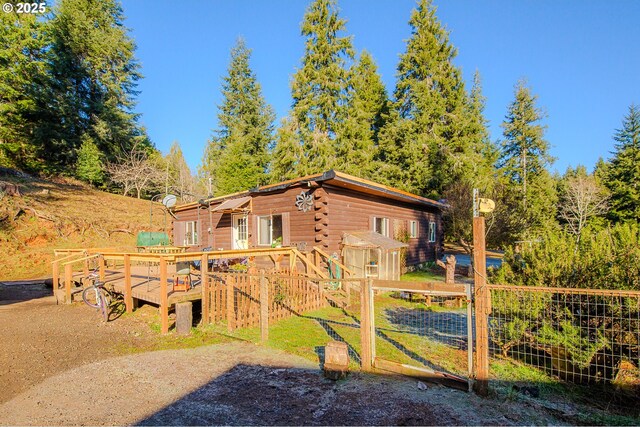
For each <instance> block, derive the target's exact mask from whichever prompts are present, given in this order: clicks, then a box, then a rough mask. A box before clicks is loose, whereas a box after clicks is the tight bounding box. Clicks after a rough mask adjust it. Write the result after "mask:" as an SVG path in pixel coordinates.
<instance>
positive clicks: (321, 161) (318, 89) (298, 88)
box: [291, 0, 353, 174]
mask: <svg viewBox="0 0 640 427" xmlns="http://www.w3.org/2000/svg"><path fill="white" fill-rule="evenodd" d="M344 29H345V21H344V20H343V19H341V18H340V17H339V16H338V11H337V7H336V3H335V0H315V1H314V2H313V3H312V4H311V5H310V6H309V8H308V9H307V11H306V13H305V16H304V19H303V22H302V31H301V32H302V35H303V36H304V37H306V41H305V53H304V56H303V58H302V67H301V68H300V69H299V70H297V71H296V73H295V74H294V76H293V82H292V87H291V92H292V96H293V107H292V113H291V115H292V116H293V117H294V118H295V119H296V120H297V122H298V124H299V126H298V128H299V140H300V143H301V144H302V145H303V147H304V149H303V151H304V157H303V158H302V159H301V161H300V162H299V163H298V170H297V171H296V173H297V174H308V173H314V172H320V171H322V170H326V169H328V168H331V167H332V166H333V159H334V158H335V152H334V148H335V144H334V141H335V139H336V135H337V133H338V132H339V127H340V124H341V123H342V122H343V121H344V118H345V108H346V104H347V89H348V73H347V68H348V66H349V63H350V61H352V59H353V48H352V46H351V38H350V37H345V36H341V35H340V33H341V32H343V31H344Z"/></svg>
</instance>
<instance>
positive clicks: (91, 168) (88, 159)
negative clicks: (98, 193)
mask: <svg viewBox="0 0 640 427" xmlns="http://www.w3.org/2000/svg"><path fill="white" fill-rule="evenodd" d="M76 176H77V177H78V178H80V179H81V180H83V181H86V182H88V183H89V184H99V183H101V182H102V181H103V179H104V165H103V164H102V154H101V153H100V150H99V149H98V147H96V145H95V144H94V143H93V141H91V139H90V138H89V137H88V136H87V135H84V136H83V138H82V145H81V146H80V149H79V150H78V160H77V161H76Z"/></svg>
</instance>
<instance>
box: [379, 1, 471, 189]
mask: <svg viewBox="0 0 640 427" xmlns="http://www.w3.org/2000/svg"><path fill="white" fill-rule="evenodd" d="M409 25H410V26H411V37H410V38H409V40H408V41H407V47H406V51H405V52H404V53H403V54H402V55H401V56H400V63H399V64H398V68H397V82H396V89H395V92H394V98H395V102H394V110H395V111H394V112H393V113H392V114H391V116H390V124H389V125H388V126H387V127H385V129H384V131H383V138H382V141H381V150H380V153H379V155H378V157H379V159H380V160H381V161H382V162H384V163H387V166H386V167H385V168H384V169H382V170H383V172H384V173H385V174H386V175H387V181H388V182H390V183H391V184H394V185H399V186H402V187H404V188H405V189H408V190H410V191H413V192H416V193H418V194H422V195H426V196H430V197H435V198H438V197H440V196H441V195H442V193H443V191H444V190H445V189H446V188H447V187H448V186H449V185H450V184H451V183H453V182H456V181H459V180H460V179H461V178H462V177H468V176H469V174H470V173H472V172H473V170H474V166H473V165H474V163H476V161H477V160H478V158H479V153H478V147H477V146H478V145H479V143H480V140H482V135H481V134H478V129H477V128H476V127H474V126H470V121H471V119H470V114H472V111H471V110H470V108H469V107H470V105H469V97H468V94H467V93H466V91H465V87H464V82H463V79H462V73H461V71H460V69H459V68H457V67H456V66H455V65H454V64H453V60H454V58H455V56H456V54H457V53H456V49H455V48H454V47H453V45H452V44H451V43H450V41H449V34H448V32H447V31H446V30H445V29H444V28H443V26H442V25H441V24H440V22H439V21H438V19H437V18H436V15H435V8H434V7H432V5H431V2H430V1H429V0H420V2H419V4H418V7H417V8H416V9H415V10H413V12H412V14H411V19H410V20H409Z"/></svg>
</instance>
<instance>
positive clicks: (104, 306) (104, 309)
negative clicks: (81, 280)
mask: <svg viewBox="0 0 640 427" xmlns="http://www.w3.org/2000/svg"><path fill="white" fill-rule="evenodd" d="M98 298H99V300H100V313H101V314H102V320H104V321H105V322H108V321H109V303H108V302H107V297H106V295H105V292H102V291H100V292H99V293H98Z"/></svg>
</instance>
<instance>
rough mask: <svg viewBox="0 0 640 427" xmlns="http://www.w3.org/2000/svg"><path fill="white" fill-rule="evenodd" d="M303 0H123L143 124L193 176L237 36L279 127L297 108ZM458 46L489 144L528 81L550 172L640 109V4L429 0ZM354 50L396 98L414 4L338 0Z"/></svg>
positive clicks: (599, 152)
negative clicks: (294, 95) (476, 82)
mask: <svg viewBox="0 0 640 427" xmlns="http://www.w3.org/2000/svg"><path fill="white" fill-rule="evenodd" d="M308 3H309V1H306V0H304V1H303V0H268V1H267V0H261V1H259V0H225V1H221V0H199V1H196V0H185V1H179V2H178V1H175V0H174V1H168V0H153V1H152V0H124V1H123V7H124V12H125V15H126V17H127V20H126V25H127V27H129V28H130V29H131V36H132V37H133V38H134V39H135V41H136V43H137V45H138V50H137V57H138V59H139V61H140V63H141V64H142V72H143V74H144V76H145V78H144V79H143V80H142V81H141V82H140V84H139V87H138V89H139V90H140V91H141V93H140V95H139V97H138V106H137V111H138V112H140V113H142V118H141V122H142V124H143V125H144V126H145V127H146V128H147V130H148V133H149V135H150V137H151V139H152V140H153V142H154V143H155V144H156V146H157V147H158V148H159V149H160V150H161V151H163V152H165V153H166V152H167V151H168V149H169V146H170V145H171V143H172V142H173V141H174V140H178V141H179V142H180V144H181V146H182V149H183V151H184V154H185V157H186V159H187V162H188V163H189V165H190V167H191V168H192V170H193V171H194V172H195V171H196V169H197V166H198V165H199V163H200V161H201V158H202V153H203V150H204V146H205V144H206V142H207V140H208V139H209V138H210V136H211V134H212V132H213V130H214V129H215V128H216V126H217V106H218V105H219V104H220V103H221V95H220V90H221V82H222V78H223V76H225V75H226V71H227V66H228V62H229V51H230V49H231V48H232V47H233V45H234V44H235V42H236V39H237V38H238V37H240V36H241V37H243V38H244V39H245V40H246V43H247V45H248V47H249V48H251V49H252V50H253V55H252V60H251V61H252V62H251V65H252V68H253V70H254V71H255V73H256V74H257V76H258V80H259V81H260V83H261V85H262V88H263V94H264V96H265V98H266V99H267V102H269V103H270V104H271V105H272V106H273V107H274V109H275V111H276V114H277V117H278V123H279V120H280V119H281V118H283V117H285V116H286V115H287V113H288V111H289V108H290V106H291V91H290V86H289V84H290V81H291V77H292V75H293V73H294V72H295V70H296V68H297V67H299V65H300V61H301V58H302V55H303V51H304V39H303V38H302V37H301V36H300V22H301V21H302V17H303V15H304V12H305V10H306V7H307V5H308ZM434 4H435V5H436V6H437V8H438V11H437V16H438V18H439V19H440V21H441V22H442V23H443V24H444V25H445V26H446V27H447V29H448V30H449V31H450V38H451V41H452V42H453V44H454V45H455V46H456V47H457V48H458V57H457V58H456V64H457V65H458V66H460V67H461V68H462V70H463V73H464V77H465V79H466V81H467V83H468V84H469V86H470V81H471V79H472V77H473V73H474V72H475V70H476V69H477V70H479V71H480V74H481V76H482V79H483V93H484V96H485V97H486V98H487V106H486V110H485V116H486V118H487V119H488V120H489V126H490V131H491V137H492V140H497V139H499V138H501V137H502V134H501V128H500V123H501V122H502V121H503V119H504V116H505V114H506V111H507V106H508V105H509V103H510V102H511V101H512V100H513V87H514V85H515V84H516V82H517V81H518V80H519V79H521V78H526V79H527V80H528V82H529V85H530V86H531V87H532V89H533V92H534V93H535V94H537V95H538V106H540V107H542V108H543V109H544V110H545V112H546V113H547V115H548V117H547V119H546V120H545V124H546V125H547V126H548V129H547V133H546V137H547V140H548V141H549V143H550V144H551V147H552V148H551V154H552V155H553V156H554V157H556V158H557V160H556V162H555V164H554V166H553V169H555V170H557V171H559V172H564V170H565V169H566V168H567V166H569V165H571V166H575V165H577V164H583V165H586V166H587V167H588V168H592V167H593V165H594V164H595V162H596V161H597V159H598V158H599V157H604V158H607V157H609V156H610V152H611V151H612V149H613V141H612V135H613V133H614V131H615V129H617V128H619V127H620V125H621V122H622V119H623V116H624V115H625V114H626V113H627V109H628V106H629V105H631V104H632V103H635V104H640V24H638V20H639V18H640V1H635V0H617V1H595V0H588V1H587V0H581V1H569V0H567V1H555V0H554V1H552V0H503V1H498V0H491V1H490V0H474V1H472V0H452V1H446V2H445V1H442V0H440V1H434ZM338 5H339V8H340V16H341V17H342V18H344V19H346V20H347V28H346V32H347V34H350V35H353V42H354V46H355V48H356V50H357V51H358V52H359V51H360V50H362V49H366V50H368V51H369V52H370V53H372V55H373V57H374V58H375V60H376V62H377V64H378V67H379V72H380V74H381V75H382V78H383V81H384V82H385V84H386V85H387V88H388V90H389V92H390V93H392V91H393V87H394V84H395V69H396V65H397V63H398V56H399V54H400V53H402V52H403V51H404V48H405V42H404V41H405V40H406V39H407V38H408V37H409V34H410V29H409V26H408V24H407V22H408V20H409V17H410V13H411V10H412V9H413V8H414V6H415V2H414V1H413V0H368V1H367V0H342V1H339V3H338Z"/></svg>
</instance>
